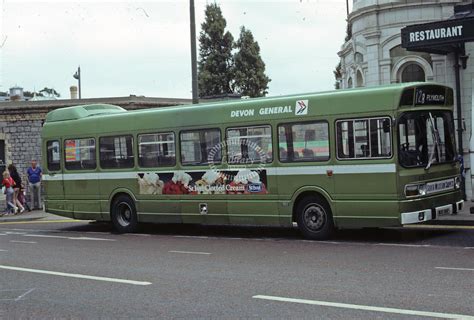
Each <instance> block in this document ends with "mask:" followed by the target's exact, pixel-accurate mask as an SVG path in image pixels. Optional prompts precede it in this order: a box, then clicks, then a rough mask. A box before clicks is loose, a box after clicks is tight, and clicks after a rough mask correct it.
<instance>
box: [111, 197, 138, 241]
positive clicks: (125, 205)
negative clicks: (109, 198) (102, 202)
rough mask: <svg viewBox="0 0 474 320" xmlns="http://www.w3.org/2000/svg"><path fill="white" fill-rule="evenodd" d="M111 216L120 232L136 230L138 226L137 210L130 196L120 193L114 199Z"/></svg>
mask: <svg viewBox="0 0 474 320" xmlns="http://www.w3.org/2000/svg"><path fill="white" fill-rule="evenodd" d="M110 216H111V220H112V223H113V225H114V227H115V229H116V230H117V231H118V232H120V233H127V232H135V231H136V230H137V228H138V218H137V210H136V209H135V203H134V202H133V200H132V199H131V198H130V197H129V196H126V195H120V196H118V197H117V198H116V199H115V200H114V202H113V205H112V210H111V213H110Z"/></svg>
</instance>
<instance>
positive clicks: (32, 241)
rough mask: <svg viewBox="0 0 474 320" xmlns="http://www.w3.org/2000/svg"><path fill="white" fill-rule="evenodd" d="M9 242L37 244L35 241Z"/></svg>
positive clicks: (14, 241)
mask: <svg viewBox="0 0 474 320" xmlns="http://www.w3.org/2000/svg"><path fill="white" fill-rule="evenodd" d="M10 242H13V243H31V244H33V243H37V242H36V241H21V240H10Z"/></svg>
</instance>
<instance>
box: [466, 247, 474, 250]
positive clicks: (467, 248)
mask: <svg viewBox="0 0 474 320" xmlns="http://www.w3.org/2000/svg"><path fill="white" fill-rule="evenodd" d="M464 249H466V250H471V249H474V247H464Z"/></svg>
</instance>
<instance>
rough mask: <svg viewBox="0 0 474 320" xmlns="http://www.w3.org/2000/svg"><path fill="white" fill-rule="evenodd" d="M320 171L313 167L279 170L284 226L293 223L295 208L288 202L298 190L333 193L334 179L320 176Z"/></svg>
mask: <svg viewBox="0 0 474 320" xmlns="http://www.w3.org/2000/svg"><path fill="white" fill-rule="evenodd" d="M320 171H321V170H319V169H318V168H317V167H313V166H306V167H305V166H301V167H295V166H285V167H280V168H279V174H278V190H279V193H280V206H279V212H280V220H281V224H282V225H289V224H291V223H292V218H293V206H290V205H289V203H288V201H289V200H290V199H291V198H292V197H293V195H294V193H295V191H296V190H300V189H304V188H306V187H310V188H311V190H314V192H317V191H316V189H321V190H324V192H325V193H326V194H332V193H333V190H334V181H333V179H332V177H330V176H328V175H326V174H320ZM292 172H293V173H292ZM302 173H304V174H302ZM308 190H309V189H308ZM323 196H324V195H323ZM329 205H330V206H331V207H333V205H332V204H331V203H329ZM333 214H334V212H333Z"/></svg>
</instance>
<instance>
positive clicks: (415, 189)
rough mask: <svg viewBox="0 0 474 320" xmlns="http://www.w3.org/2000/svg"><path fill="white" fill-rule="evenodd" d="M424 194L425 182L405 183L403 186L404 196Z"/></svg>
mask: <svg viewBox="0 0 474 320" xmlns="http://www.w3.org/2000/svg"><path fill="white" fill-rule="evenodd" d="M425 194H426V185H425V184H407V185H406V186H405V196H407V197H416V196H424V195H425Z"/></svg>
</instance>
